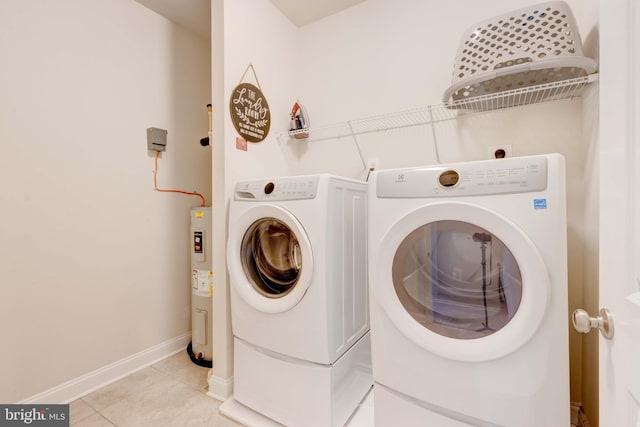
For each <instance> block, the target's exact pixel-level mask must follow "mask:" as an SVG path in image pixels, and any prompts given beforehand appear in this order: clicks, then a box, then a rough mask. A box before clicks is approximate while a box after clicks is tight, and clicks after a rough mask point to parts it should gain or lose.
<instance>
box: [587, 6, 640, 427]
mask: <svg viewBox="0 0 640 427" xmlns="http://www.w3.org/2000/svg"><path fill="white" fill-rule="evenodd" d="M638 23H640V4H638V2H637V0H614V1H611V0H601V1H600V64H601V66H600V159H601V160H600V274H599V284H600V307H601V308H607V309H609V310H610V311H611V313H612V315H613V323H614V326H615V331H614V336H613V338H612V339H610V340H607V339H604V338H602V337H601V338H600V343H599V347H600V353H599V368H600V374H599V375H600V380H599V387H600V427H638V426H640V282H639V279H640V208H639V204H640V170H639V169H640V155H639V152H640V147H639V143H638V137H639V136H640V134H639V130H640V101H639V98H640V82H639V81H638V79H639V78H640V66H639V65H640V30H639V28H638ZM590 314H591V315H592V316H594V315H596V313H590Z"/></svg>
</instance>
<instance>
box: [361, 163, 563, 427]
mask: <svg viewBox="0 0 640 427" xmlns="http://www.w3.org/2000/svg"><path fill="white" fill-rule="evenodd" d="M564 174H565V167H564V158H563V157H562V156H560V155H558V154H549V155H541V156H529V157H514V158H507V159H498V160H488V161H477V162H467V163H458V164H447V165H444V164H442V165H436V166H426V167H415V168H408V169H397V170H384V171H379V172H375V173H373V174H372V175H371V179H370V188H369V257H370V261H369V280H370V292H371V334H372V339H371V340H372V358H373V376H374V381H375V386H374V389H373V390H374V402H375V405H374V411H375V423H376V425H377V426H390V425H402V426H431V425H433V426H438V427H453V426H492V427H495V426H505V427H515V426H517V427H526V426H530V427H533V426H536V427H540V426H545V427H547V426H548V427H555V426H559V427H566V426H568V425H570V402H569V365H568V364H569V356H568V308H567V243H566V241H567V240H566V236H567V230H566V208H565V205H566V202H565V198H566V196H565V176H564Z"/></svg>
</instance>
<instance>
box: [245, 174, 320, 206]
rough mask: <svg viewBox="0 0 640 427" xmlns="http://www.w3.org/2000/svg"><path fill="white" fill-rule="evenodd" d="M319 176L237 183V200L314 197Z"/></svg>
mask: <svg viewBox="0 0 640 427" xmlns="http://www.w3.org/2000/svg"><path fill="white" fill-rule="evenodd" d="M318 182H319V178H318V177H317V176H307V177H304V176H292V177H282V178H274V179H265V180H254V181H242V182H238V183H237V184H236V188H235V200H252V201H270V200H301V199H313V198H315V197H316V195H317V194H318Z"/></svg>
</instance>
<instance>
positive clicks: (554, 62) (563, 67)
mask: <svg viewBox="0 0 640 427" xmlns="http://www.w3.org/2000/svg"><path fill="white" fill-rule="evenodd" d="M595 71H596V63H595V61H594V60H593V59H591V58H587V57H584V56H583V55H582V41H581V39H580V34H579V32H578V28H577V26H576V23H575V19H574V17H573V14H572V13H571V9H570V8H569V5H567V4H566V3H565V2H563V1H553V2H547V3H540V4H537V5H533V6H530V7H527V8H524V9H519V10H516V11H513V12H511V13H507V14H504V15H500V16H496V17H494V18H491V19H488V20H486V21H483V22H480V23H478V24H476V25H474V26H473V27H470V28H469V29H468V30H467V31H466V32H465V34H464V35H463V37H462V39H461V41H460V46H459V47H458V52H457V54H456V59H455V63H454V68H453V77H452V84H451V86H450V87H449V88H448V89H447V90H446V91H445V92H444V95H443V101H444V102H449V101H461V100H467V99H471V98H474V97H477V96H483V95H491V94H496V93H499V92H504V91H509V90H513V89H518V88H524V87H529V86H534V85H540V84H545V83H552V82H557V81H561V80H567V79H572V78H576V77H584V76H586V75H588V74H591V73H593V72H595Z"/></svg>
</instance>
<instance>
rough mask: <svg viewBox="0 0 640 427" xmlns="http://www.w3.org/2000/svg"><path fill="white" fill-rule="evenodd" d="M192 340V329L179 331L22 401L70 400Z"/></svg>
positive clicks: (42, 402) (154, 360)
mask: <svg viewBox="0 0 640 427" xmlns="http://www.w3.org/2000/svg"><path fill="white" fill-rule="evenodd" d="M189 341H191V333H190V332H187V333H185V334H182V335H179V336H177V337H175V338H172V339H170V340H167V341H165V342H162V343H160V344H157V345H154V346H153V347H149V348H147V349H146V350H142V351H141V352H139V353H136V354H133V355H131V356H129V357H125V358H124V359H121V360H118V361H117V362H114V363H111V364H109V365H106V366H103V367H102V368H98V369H96V370H95V371H92V372H89V373H87V374H85V375H82V376H80V377H78V378H75V379H73V380H71V381H67V382H66V383H64V384H60V385H59V386H56V387H53V388H51V389H49V390H45V391H43V392H42V393H38V394H36V395H34V396H31V397H29V398H27V399H24V400H23V401H21V402H18V403H19V404H47V403H48V404H56V403H69V402H72V401H74V400H76V399H78V398H80V397H82V396H85V395H86V394H88V393H91V392H92V391H94V390H97V389H99V388H101V387H104V386H106V385H107V384H110V383H112V382H114V381H117V380H119V379H120V378H123V377H126V376H127V375H129V374H131V373H133V372H135V371H139V370H140V369H142V368H146V367H147V366H149V365H152V364H154V363H156V362H157V361H159V360H162V359H164V358H166V357H168V356H171V355H172V354H175V353H177V352H179V351H181V350H184V349H185V348H186V347H187V345H188V344H189Z"/></svg>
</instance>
